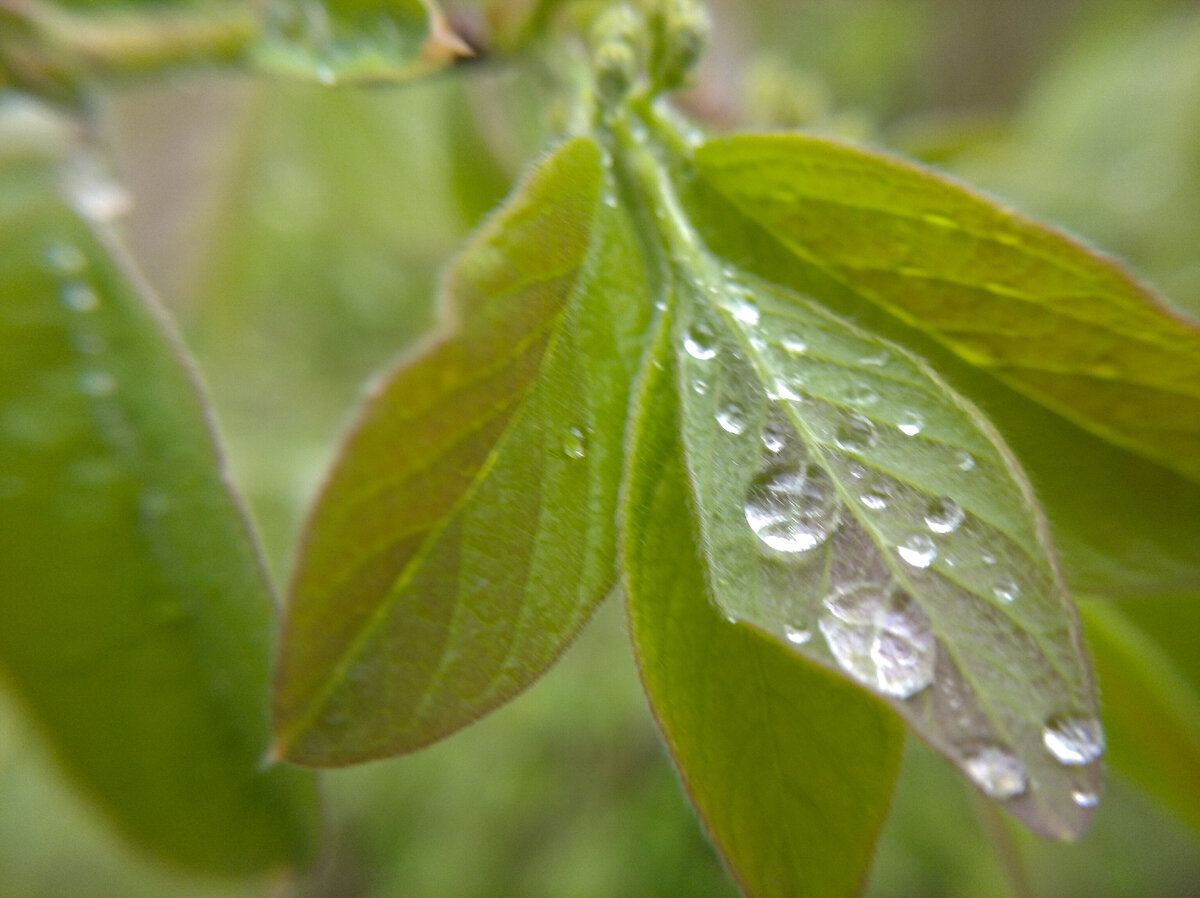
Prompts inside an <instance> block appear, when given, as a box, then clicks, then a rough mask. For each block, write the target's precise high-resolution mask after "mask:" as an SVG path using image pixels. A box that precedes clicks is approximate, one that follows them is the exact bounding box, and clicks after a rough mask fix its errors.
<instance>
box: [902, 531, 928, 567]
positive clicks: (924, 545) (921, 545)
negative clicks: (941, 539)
mask: <svg viewBox="0 0 1200 898" xmlns="http://www.w3.org/2000/svg"><path fill="white" fill-rule="evenodd" d="M896 551H897V552H899V553H900V557H901V558H903V559H904V560H905V561H906V562H908V563H909V564H911V565H912V566H913V567H918V568H927V567H929V566H930V565H931V564H933V562H934V561H935V560H936V559H937V554H938V553H937V545H936V544H935V543H934V541H933V539H932V538H931V537H930V536H928V535H927V534H924V533H914V534H913V535H912V536H910V537H909V538H908V539H906V540H905V541H904V542H902V543H901V544H900V545H898V546H897V547H896Z"/></svg>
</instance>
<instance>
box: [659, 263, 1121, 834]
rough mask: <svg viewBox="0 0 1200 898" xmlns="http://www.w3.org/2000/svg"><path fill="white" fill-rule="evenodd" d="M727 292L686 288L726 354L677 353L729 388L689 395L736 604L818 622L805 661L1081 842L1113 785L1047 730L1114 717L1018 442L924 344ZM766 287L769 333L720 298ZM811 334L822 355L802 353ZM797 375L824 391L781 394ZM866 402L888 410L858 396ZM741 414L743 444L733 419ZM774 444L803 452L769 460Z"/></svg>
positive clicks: (716, 560)
mask: <svg viewBox="0 0 1200 898" xmlns="http://www.w3.org/2000/svg"><path fill="white" fill-rule="evenodd" d="M706 278H707V279H709V280H710V281H711V280H713V279H716V280H717V281H718V283H717V284H716V287H715V289H714V288H713V287H712V286H711V284H710V286H709V287H708V288H707V289H690V288H688V287H687V286H684V287H681V288H680V291H679V293H680V296H679V321H678V323H677V325H676V326H677V328H681V329H682V328H688V327H695V326H697V325H699V324H702V325H703V326H704V327H705V328H706V329H707V331H708V332H711V333H712V334H713V335H714V337H715V339H716V342H717V343H718V344H719V347H718V349H717V352H716V354H715V355H714V356H713V358H712V359H711V360H709V361H706V362H703V363H701V362H699V361H698V360H697V359H695V358H694V357H693V356H691V355H690V354H688V353H686V352H682V351H678V350H676V353H675V356H676V363H677V365H678V366H679V369H680V377H681V379H682V382H687V381H688V380H689V379H690V378H692V377H694V376H696V374H697V373H698V369H699V367H700V366H701V364H703V365H704V373H705V376H706V377H708V378H709V379H710V380H711V381H712V383H713V388H712V390H711V391H710V392H709V394H708V395H705V396H697V395H696V394H695V393H693V392H690V391H682V390H681V392H680V402H681V408H682V428H683V436H684V445H685V449H686V453H685V457H686V459H687V463H688V466H689V470H690V473H691V479H692V483H693V484H694V489H695V503H696V508H697V514H698V516H699V520H700V524H701V532H702V534H703V540H702V543H701V544H702V546H703V547H704V557H705V562H706V568H707V571H708V576H709V582H710V587H711V589H712V594H713V597H714V599H715V601H716V602H717V604H718V606H719V607H720V609H721V610H722V611H723V612H724V613H725V614H727V615H730V616H732V617H734V618H735V619H738V620H741V621H745V622H748V623H751V624H753V625H755V626H756V627H759V628H760V629H762V630H764V631H765V632H767V633H770V634H773V635H776V636H777V637H778V638H780V641H781V642H787V640H786V632H787V629H788V628H789V627H792V628H795V627H801V628H807V629H813V631H814V632H815V633H819V634H820V637H821V638H813V639H811V640H809V641H808V642H806V643H802V644H793V648H794V650H795V651H798V652H800V653H801V654H804V655H805V656H806V657H809V658H811V659H813V660H816V661H819V662H820V663H823V664H826V665H828V666H829V667H830V668H832V669H834V670H841V671H843V672H844V673H845V674H846V675H848V676H849V677H850V678H852V679H853V680H854V681H856V682H859V683H862V684H864V685H866V686H868V687H869V688H871V689H872V690H874V691H875V692H877V693H879V694H880V695H883V696H885V697H886V698H887V699H888V700H889V701H890V702H891V703H892V705H893V707H894V708H895V709H896V710H897V711H898V712H899V713H900V715H901V716H902V717H904V718H905V719H906V720H907V721H908V722H909V724H910V725H911V726H912V727H913V729H914V730H915V731H916V732H917V733H918V734H919V735H921V736H922V737H923V738H924V739H925V740H926V741H928V742H929V743H930V744H931V745H932V746H934V747H935V748H936V749H938V750H939V751H940V752H942V753H943V754H945V755H946V756H947V757H949V758H950V759H951V760H952V761H954V762H955V763H957V764H958V765H959V766H960V767H961V768H962V770H963V771H964V773H966V774H967V776H968V778H970V779H971V781H972V782H974V783H976V784H977V785H979V786H980V787H981V788H983V789H984V791H985V792H987V793H988V794H990V795H992V796H993V797H997V798H999V799H1003V800H1004V801H1005V803H1006V806H1007V807H1009V808H1010V809H1011V810H1012V811H1013V813H1015V814H1016V815H1017V816H1019V817H1020V818H1021V819H1022V820H1024V821H1025V822H1026V823H1028V824H1029V825H1030V826H1031V827H1033V828H1034V829H1037V830H1038V831H1040V832H1043V833H1045V834H1048V835H1052V836H1055V837H1059V838H1071V837H1075V836H1077V835H1079V834H1080V833H1081V832H1082V830H1083V829H1084V827H1085V826H1086V823H1087V820H1088V816H1089V809H1088V808H1085V807H1082V806H1080V805H1079V804H1078V803H1077V802H1075V801H1074V800H1073V799H1072V797H1071V793H1072V790H1074V789H1078V788H1090V789H1093V790H1094V789H1095V788H1096V787H1097V785H1098V776H1099V771H1098V769H1097V768H1096V765H1094V764H1092V765H1090V766H1087V767H1086V768H1085V769H1082V770H1068V769H1067V767H1068V766H1069V765H1064V764H1062V763H1060V759H1058V758H1056V757H1055V756H1054V755H1053V753H1052V752H1050V751H1048V750H1047V747H1046V745H1045V743H1044V741H1043V726H1044V724H1045V722H1046V721H1047V719H1049V718H1050V717H1051V716H1052V715H1054V714H1057V713H1062V712H1063V711H1064V709H1071V708H1074V709H1078V711H1079V712H1080V713H1082V714H1085V715H1086V714H1091V715H1094V713H1095V696H1094V693H1093V688H1092V682H1091V676H1090V673H1089V670H1088V665H1087V661H1086V659H1085V657H1084V654H1083V651H1082V647H1081V643H1080V636H1079V624H1078V620H1077V617H1076V615H1075V611H1074V607H1073V605H1072V604H1071V602H1070V600H1069V597H1068V594H1067V590H1066V587H1065V585H1064V584H1063V581H1062V578H1061V576H1060V574H1059V571H1058V568H1057V565H1056V562H1055V558H1054V555H1053V552H1052V550H1051V548H1050V545H1049V540H1048V536H1047V533H1046V528H1045V524H1044V522H1043V520H1042V517H1041V514H1040V511H1039V509H1038V506H1037V504H1036V502H1035V500H1034V497H1033V494H1032V492H1031V490H1030V489H1029V486H1028V484H1027V483H1026V481H1025V479H1024V476H1023V474H1022V473H1021V471H1020V470H1019V469H1018V468H1017V467H1016V465H1015V463H1014V461H1013V459H1012V457H1011V455H1010V454H1009V452H1008V451H1007V449H1006V447H1005V446H1004V444H1003V443H1002V442H1001V440H1000V438H999V437H998V435H997V434H996V433H995V432H994V431H993V430H992V429H991V428H990V427H989V426H988V424H987V422H986V421H985V420H984V419H983V417H982V416H981V415H980V414H979V412H978V411H977V410H976V409H975V408H973V407H972V406H971V405H970V404H969V403H967V402H966V401H965V400H964V399H963V398H962V397H961V396H959V395H958V394H957V393H955V392H954V391H953V390H952V389H951V388H950V387H949V386H948V385H947V384H946V383H944V382H943V381H942V380H941V379H940V378H939V377H938V376H937V375H936V374H935V373H934V372H933V371H932V370H931V369H930V368H929V367H928V366H927V365H926V364H925V363H924V362H923V361H921V360H919V359H918V358H916V357H915V356H913V355H912V354H911V353H909V352H907V351H906V350H905V349H903V348H902V347H900V346H898V345H895V344H891V343H889V342H886V341H883V340H881V339H880V338H878V337H875V336H873V335H871V334H869V333H867V332H866V331H863V330H861V329H859V328H858V327H856V326H854V325H852V324H850V323H849V322H846V321H844V320H842V319H840V318H838V317H837V316H835V315H833V314H832V313H830V312H828V311H826V310H824V309H823V308H821V307H820V306H818V305H816V304H815V303H813V302H812V301H811V300H809V299H807V298H806V297H804V296H802V295H799V294H797V293H795V292H792V291H789V290H786V289H783V288H780V287H778V286H774V285H770V284H767V283H765V282H763V281H760V280H758V279H755V278H753V277H751V276H750V275H748V274H745V275H735V276H733V279H732V280H730V275H729V274H728V273H726V272H723V271H720V270H719V269H718V267H717V266H715V265H713V266H711V267H703V266H702V267H701V270H700V271H698V272H695V273H692V274H690V275H689V276H688V277H686V278H684V279H683V281H684V283H685V284H687V283H688V282H702V281H704V279H706ZM746 291H750V292H751V293H752V294H753V296H754V299H755V307H756V309H757V310H758V317H757V318H756V319H755V321H754V322H753V323H751V322H750V321H749V320H747V319H746V317H745V316H743V315H740V314H739V313H738V311H737V307H736V306H735V305H731V306H728V307H727V306H726V305H725V304H723V303H722V302H721V301H719V300H717V301H714V300H713V299H712V297H713V296H721V295H722V294H724V293H726V292H727V293H728V294H730V295H734V296H737V297H739V298H738V300H737V302H739V303H740V302H741V301H742V299H741V297H743V296H744V295H745V292H746ZM794 333H799V334H802V335H803V337H804V340H805V342H806V345H807V349H806V351H805V352H804V353H803V354H800V355H797V354H796V353H794V352H790V351H789V350H788V349H787V348H786V346H785V345H784V341H785V339H788V337H787V335H789V334H794ZM885 354H886V356H887V359H888V361H887V364H886V365H874V364H869V363H864V362H863V361H862V360H863V359H864V358H866V359H874V358H879V357H882V356H883V355H885ZM781 379H785V380H787V381H789V382H792V383H796V384H800V385H802V387H801V389H800V390H798V391H797V393H796V395H795V396H794V397H793V398H790V399H783V398H779V394H778V391H775V390H773V388H772V385H773V384H775V383H777V382H778V381H779V380H781ZM864 390H867V391H869V392H870V393H872V394H873V395H875V396H878V397H879V399H878V401H876V402H871V403H867V404H863V403H857V402H853V401H852V400H853V397H854V396H855V395H861V394H862V393H863V392H864ZM729 407H736V408H737V409H738V410H739V420H740V421H741V424H742V426H741V429H740V430H738V431H737V432H733V431H730V430H729V429H728V428H724V427H722V426H721V423H720V415H721V410H722V409H723V408H729ZM767 433H769V434H770V435H771V436H770V440H769V441H770V442H775V441H781V442H783V443H784V446H783V448H781V449H779V450H777V451H767V450H766V447H765V445H764V434H767ZM964 454H967V455H969V456H970V457H971V459H972V460H973V464H972V465H969V466H965V467H964V466H963V465H962V464H961V460H962V458H963V456H964ZM738 508H740V509H742V514H741V515H735V514H734V513H733V510H734V509H738ZM987 557H990V558H992V559H993V563H991V564H988V563H986V562H985V561H984V559H985V558H987ZM1009 595H1011V596H1013V597H1014V600H1010V599H1008V598H1007V596H1009ZM1017 596H1019V598H1016V597H1017ZM1001 755H1003V756H1004V758H1005V759H1008V758H1011V760H1004V761H1003V763H1002V762H1001ZM1018 773H1019V775H1018ZM1018 780H1019V781H1020V784H1019V785H1020V788H1018ZM1026 784H1028V787H1026Z"/></svg>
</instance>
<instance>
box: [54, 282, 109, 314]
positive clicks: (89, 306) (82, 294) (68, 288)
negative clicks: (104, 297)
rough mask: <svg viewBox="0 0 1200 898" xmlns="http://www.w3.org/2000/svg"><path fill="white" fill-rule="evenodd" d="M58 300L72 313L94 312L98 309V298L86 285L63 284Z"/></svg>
mask: <svg viewBox="0 0 1200 898" xmlns="http://www.w3.org/2000/svg"><path fill="white" fill-rule="evenodd" d="M58 298H59V300H60V301H61V302H62V304H63V305H64V306H66V307H67V308H68V309H70V310H71V311H72V312H94V311H96V309H98V308H100V297H99V296H97V295H96V291H95V290H93V289H92V288H91V287H89V286H88V285H87V284H79V283H72V284H65V285H63V288H62V290H60V291H59V293H58Z"/></svg>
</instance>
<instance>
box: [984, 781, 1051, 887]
mask: <svg viewBox="0 0 1200 898" xmlns="http://www.w3.org/2000/svg"><path fill="white" fill-rule="evenodd" d="M976 798H977V800H978V803H979V807H980V813H981V815H982V817H983V828H984V830H985V831H986V832H987V836H988V838H989V839H990V840H991V843H992V846H993V847H994V848H995V850H996V857H997V859H998V860H999V861H1000V866H1001V867H1002V868H1003V870H1004V873H1005V875H1007V876H1008V884H1009V886H1010V887H1011V888H1012V894H1013V896H1014V898H1037V893H1036V892H1035V891H1034V888H1033V880H1032V879H1031V878H1030V876H1029V870H1028V869H1027V868H1026V866H1025V859H1024V857H1022V855H1021V846H1020V845H1018V844H1017V840H1016V839H1015V838H1013V833H1012V829H1011V827H1010V824H1009V822H1008V818H1006V817H1005V816H1004V814H1003V813H1002V812H1001V811H1000V809H999V807H997V806H996V803H995V802H994V801H991V800H989V799H987V798H984V797H983V796H982V795H978V796H976Z"/></svg>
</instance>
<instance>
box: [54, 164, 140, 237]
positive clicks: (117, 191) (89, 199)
mask: <svg viewBox="0 0 1200 898" xmlns="http://www.w3.org/2000/svg"><path fill="white" fill-rule="evenodd" d="M65 186H66V191H67V197H68V199H69V201H70V203H71V205H72V206H73V207H74V209H75V211H76V212H78V213H79V214H80V215H82V216H83V217H84V218H89V219H91V220H92V221H95V222H99V223H102V224H104V223H108V222H111V221H113V220H114V219H116V218H118V217H120V216H121V215H124V214H125V213H126V212H128V211H129V209H130V208H131V207H132V206H133V198H132V197H131V196H130V195H129V191H127V190H126V189H125V188H124V187H122V186H121V185H120V184H118V183H117V182H116V181H115V180H113V178H112V176H111V175H110V174H109V172H108V170H107V169H106V168H105V165H104V162H103V160H102V159H101V158H100V157H98V156H92V155H83V156H79V157H77V158H76V159H73V160H72V161H71V163H70V165H69V166H68V167H67V171H66V176H65Z"/></svg>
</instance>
